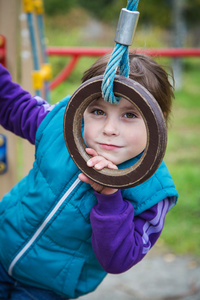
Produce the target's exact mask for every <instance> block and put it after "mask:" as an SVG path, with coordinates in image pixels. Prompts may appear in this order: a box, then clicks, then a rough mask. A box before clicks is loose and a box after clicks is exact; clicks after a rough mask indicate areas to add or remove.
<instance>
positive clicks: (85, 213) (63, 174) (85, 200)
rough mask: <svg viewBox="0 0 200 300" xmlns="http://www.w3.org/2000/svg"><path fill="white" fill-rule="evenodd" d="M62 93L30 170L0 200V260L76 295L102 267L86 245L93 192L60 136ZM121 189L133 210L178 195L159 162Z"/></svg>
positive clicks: (95, 281) (18, 273)
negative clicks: (142, 179) (150, 171)
mask: <svg viewBox="0 0 200 300" xmlns="http://www.w3.org/2000/svg"><path fill="white" fill-rule="evenodd" d="M68 99H69V97H67V98H66V99H64V100H62V101H61V102H60V103H59V104H58V105H56V106H55V108H54V109H53V110H52V111H51V112H49V114H48V115H47V116H46V117H45V119H44V120H43V122H42V123H41V125H40V127H39V128H38V131H37V135H36V154H35V162H34V165H33V168H32V170H31V171H30V172H29V174H28V175H27V176H26V177H25V178H23V179H22V180H21V181H20V182H19V183H18V184H17V185H16V186H15V187H14V188H13V189H12V190H11V191H10V192H9V193H8V194H6V195H5V196H4V198H3V199H2V201H1V202H0V261H1V263H2V264H3V265H4V267H5V268H6V270H7V271H8V273H9V274H10V275H11V276H13V277H14V278H16V279H18V280H19V281H21V282H24V283H26V284H30V285H33V286H36V287H41V288H44V289H45V288H46V289H49V290H53V291H55V292H56V293H58V294H60V295H64V296H66V297H68V298H76V297H79V296H81V295H84V294H86V293H88V292H91V291H92V290H94V289H95V288H96V287H97V286H98V285H99V283H100V282H101V281H102V280H103V278H104V277H105V275H106V272H105V271H104V270H103V269H102V267H101V266H100V264H99V262H98V261H97V259H96V257H95V254H94V252H93V249H92V245H91V234H92V229H91V225H90V211H91V208H92V207H93V206H94V205H95V204H96V197H95V196H94V192H93V190H92V189H91V188H90V186H89V185H87V184H85V183H83V182H80V181H79V179H78V174H79V173H80V171H79V170H78V168H77V167H76V165H75V164H74V162H73V160H72V159H71V157H70V155H69V153H68V151H67V148H66V146H65V142H64V136H63V116H64V111H65V107H66V103H67V101H68ZM122 194H123V197H124V198H126V199H128V200H129V201H131V203H132V204H133V206H134V208H135V214H139V213H141V212H142V211H144V210H146V209H148V208H150V207H151V206H153V205H154V204H156V203H158V202H159V201H161V200H162V199H164V198H166V197H172V199H175V198H177V196H178V195H177V191H176V189H175V187H174V184H173V181H172V179H171V176H170V174H169V172H168V170H167V168H166V166H165V164H164V162H163V163H162V164H161V166H160V167H159V169H158V170H157V172H156V173H155V174H154V175H153V176H152V177H151V178H150V179H149V180H147V181H146V182H145V183H143V184H141V185H140V186H137V187H134V188H130V189H125V190H122Z"/></svg>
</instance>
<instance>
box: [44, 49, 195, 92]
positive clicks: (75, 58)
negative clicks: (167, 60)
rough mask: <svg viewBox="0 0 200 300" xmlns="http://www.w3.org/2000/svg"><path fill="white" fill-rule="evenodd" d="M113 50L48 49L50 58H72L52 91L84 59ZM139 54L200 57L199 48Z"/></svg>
mask: <svg viewBox="0 0 200 300" xmlns="http://www.w3.org/2000/svg"><path fill="white" fill-rule="evenodd" d="M112 50H113V49H112V48H109V47H108V48H103V47H101V48H94V47H93V48H88V47H47V50H46V51H47V54H48V56H66V57H71V59H70V61H69V62H68V63H67V64H66V65H65V67H64V68H63V70H62V71H61V72H60V73H59V74H58V75H57V76H56V77H55V78H53V79H52V81H51V82H50V84H49V88H50V90H53V89H55V88H56V87H57V86H59V85H60V84H61V83H62V82H63V81H65V80H66V79H67V78H68V77H69V76H70V74H71V73H72V72H73V70H74V69H75V67H76V65H77V63H78V62H79V60H80V59H81V58H82V57H87V56H88V57H98V56H102V55H104V54H106V53H110V52H112ZM134 51H136V52H139V53H145V54H147V55H150V56H154V57H173V58H177V57H180V58H181V57H199V56H200V49H198V48H166V49H164V48H162V49H136V50H134Z"/></svg>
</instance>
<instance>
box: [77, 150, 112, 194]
mask: <svg viewBox="0 0 200 300" xmlns="http://www.w3.org/2000/svg"><path fill="white" fill-rule="evenodd" d="M86 152H87V153H88V154H89V155H91V156H93V157H92V158H90V159H89V160H88V161H87V165H88V167H94V168H95V169H97V170H98V171H99V170H102V169H103V168H109V169H118V168H117V166H116V165H115V164H113V163H112V162H111V161H108V160H107V159H105V158H104V157H103V156H100V155H98V154H97V152H96V151H95V150H93V149H91V148H86ZM79 179H80V180H81V181H83V182H85V183H88V184H90V185H91V187H92V188H93V189H94V190H95V191H97V192H99V193H101V194H104V195H111V194H114V193H115V192H117V189H114V188H109V187H105V186H102V185H100V184H98V183H96V182H94V181H93V180H91V179H90V178H88V177H87V176H86V175H85V174H83V173H81V174H79Z"/></svg>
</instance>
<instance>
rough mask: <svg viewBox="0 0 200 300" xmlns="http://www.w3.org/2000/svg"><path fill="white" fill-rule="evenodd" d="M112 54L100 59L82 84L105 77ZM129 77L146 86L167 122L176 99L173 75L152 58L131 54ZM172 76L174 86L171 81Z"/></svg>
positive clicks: (86, 72) (90, 69)
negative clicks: (98, 77)
mask: <svg viewBox="0 0 200 300" xmlns="http://www.w3.org/2000/svg"><path fill="white" fill-rule="evenodd" d="M110 55H111V54H110V53H109V54H106V55H104V56H102V57H101V58H99V59H98V60H97V61H96V62H95V63H94V64H93V65H92V66H91V67H90V68H89V69H88V70H87V71H85V73H84V75H83V77H82V82H84V81H86V80H88V79H90V78H92V77H94V76H98V75H103V74H104V72H105V69H106V66H107V63H108V61H109V59H110ZM129 68H130V71H129V77H130V78H131V79H133V80H135V81H137V82H138V83H140V84H141V85H142V86H144V87H145V88H146V89H147V90H148V91H149V92H150V93H151V94H152V95H153V96H154V98H155V99H156V100H157V102H158V104H159V105H160V108H161V110H162V112H163V114H164V117H165V120H166V122H167V121H168V119H169V114H170V112H171V106H172V98H174V93H173V91H174V88H173V85H172V84H173V83H174V79H173V74H172V72H171V74H169V73H167V71H165V69H164V68H163V67H162V66H161V65H160V64H158V63H157V62H156V61H154V60H153V59H152V58H151V57H150V56H147V55H145V54H139V53H129ZM170 75H171V78H172V84H171V83H170V81H169V76H170Z"/></svg>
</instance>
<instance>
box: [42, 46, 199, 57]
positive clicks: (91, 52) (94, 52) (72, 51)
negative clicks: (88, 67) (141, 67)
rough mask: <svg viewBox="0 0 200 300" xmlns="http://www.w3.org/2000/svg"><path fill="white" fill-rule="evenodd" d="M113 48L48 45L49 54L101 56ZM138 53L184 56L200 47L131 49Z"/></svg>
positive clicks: (196, 53)
mask: <svg viewBox="0 0 200 300" xmlns="http://www.w3.org/2000/svg"><path fill="white" fill-rule="evenodd" d="M112 50H113V48H87V47H48V48H47V54H48V55H50V56H52V55H59V56H68V55H73V56H74V55H79V56H101V55H104V54H106V53H108V52H112ZM130 51H133V52H134V51H136V52H137V53H138V52H139V53H141V52H142V53H146V54H148V55H151V56H168V57H184V56H200V48H166V49H159V48H158V49H130Z"/></svg>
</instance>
